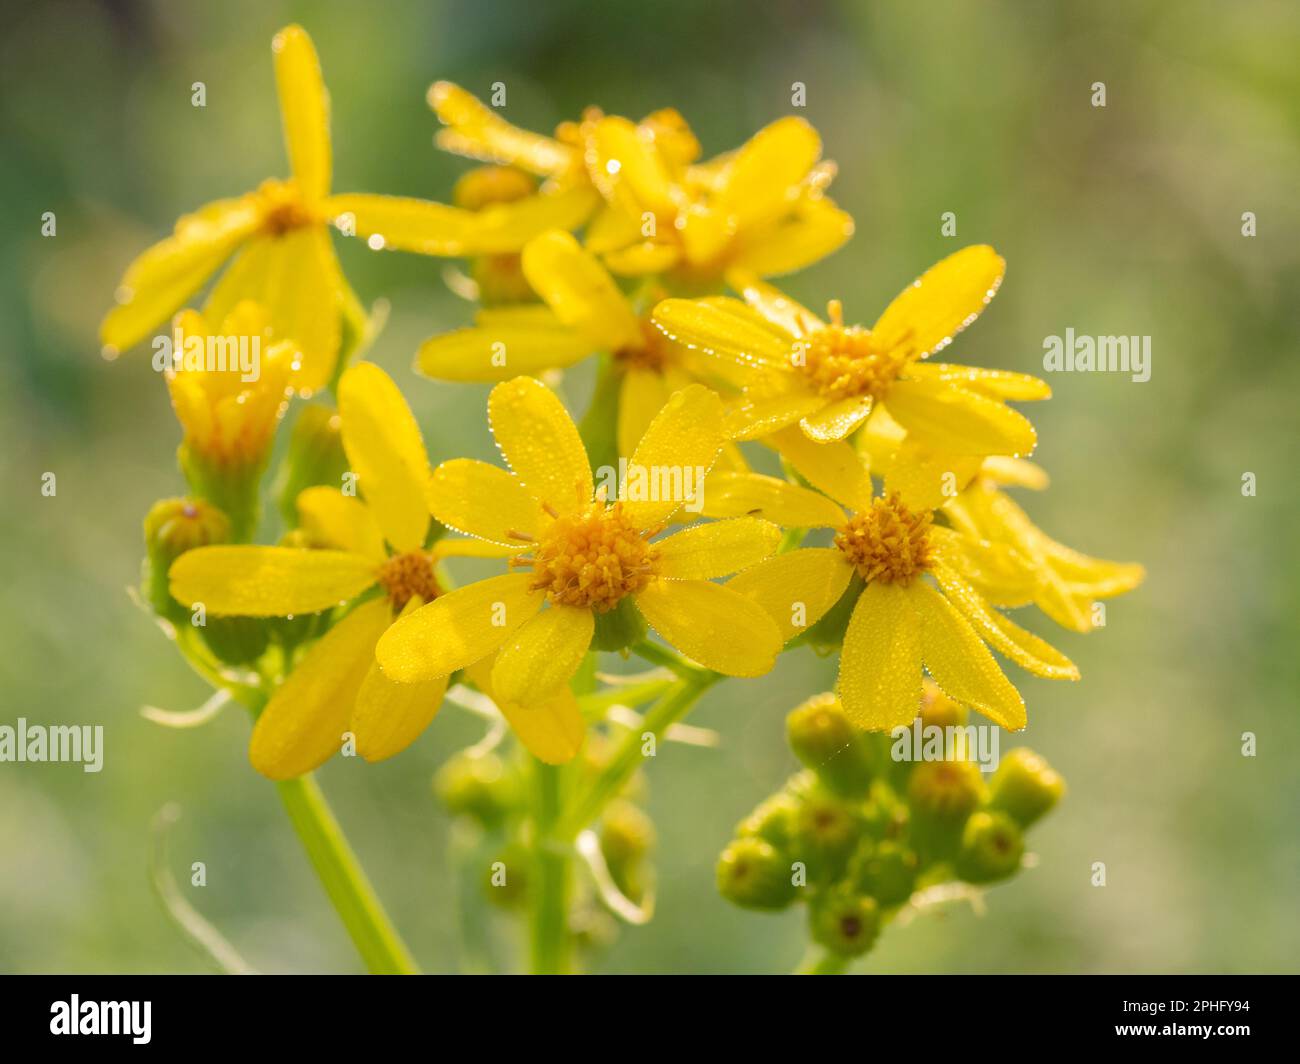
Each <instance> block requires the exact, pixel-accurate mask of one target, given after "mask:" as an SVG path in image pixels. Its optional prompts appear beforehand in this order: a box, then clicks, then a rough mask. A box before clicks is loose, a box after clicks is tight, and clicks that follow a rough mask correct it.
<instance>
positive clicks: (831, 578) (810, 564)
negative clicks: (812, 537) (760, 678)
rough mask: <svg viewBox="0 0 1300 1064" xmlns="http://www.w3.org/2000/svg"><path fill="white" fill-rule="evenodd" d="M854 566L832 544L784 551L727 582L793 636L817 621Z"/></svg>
mask: <svg viewBox="0 0 1300 1064" xmlns="http://www.w3.org/2000/svg"><path fill="white" fill-rule="evenodd" d="M852 577H853V567H852V566H851V565H849V564H848V562H847V561H846V560H845V558H844V555H843V553H842V552H840V551H839V550H836V549H835V548H833V547H809V548H806V549H803V550H792V551H787V552H786V553H785V554H778V555H776V556H775V557H772V558H768V559H767V560H766V561H762V562H759V563H758V564H757V565H755V566H753V567H752V568H749V569H746V570H745V571H744V572H743V573H741V574H740V575H739V576H735V577H732V579H730V580H728V581H727V587H729V588H731V590H732V591H736V592H739V593H740V594H742V595H744V596H745V597H746V598H747V599H749V600H751V601H752V602H756V603H758V605H759V606H761V607H762V608H763V610H764V612H765V613H767V615H768V616H769V617H771V618H772V620H774V621H775V622H776V625H777V627H778V628H780V629H781V635H782V638H783V639H785V640H787V641H788V640H790V639H793V638H794V637H795V636H797V635H799V634H800V633H801V632H804V631H806V630H807V629H809V628H811V627H812V626H813V625H814V624H816V623H817V622H818V621H819V620H821V618H822V617H823V615H825V613H826V611H827V610H829V609H830V608H831V607H832V606H834V605H835V603H837V602H838V601H839V600H840V597H841V596H842V595H843V594H844V592H845V589H847V588H848V586H849V581H850V579H852Z"/></svg>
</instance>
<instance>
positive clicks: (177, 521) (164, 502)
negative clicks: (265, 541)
mask: <svg viewBox="0 0 1300 1064" xmlns="http://www.w3.org/2000/svg"><path fill="white" fill-rule="evenodd" d="M229 539H230V521H229V519H228V518H227V517H226V515H225V514H224V513H222V512H221V511H220V510H219V509H217V507H215V506H213V505H212V504H211V503H208V502H204V501H203V500H202V499H160V500H159V501H158V502H156V503H154V504H153V506H152V507H151V508H150V510H149V513H148V515H147V516H146V517H145V519H144V543H145V563H144V578H143V580H142V588H143V592H144V595H145V598H146V599H148V601H149V605H150V606H152V607H153V611H154V612H155V613H156V614H158V616H160V617H165V618H167V619H168V620H170V621H172V622H173V623H179V622H181V621H184V620H187V619H188V616H189V611H188V610H186V609H185V607H184V606H182V605H181V604H180V603H179V602H177V601H176V600H175V599H174V598H172V596H171V591H170V590H169V589H168V583H167V570H168V569H170V568H171V564H172V562H174V561H175V560H176V559H177V558H179V557H180V556H181V555H182V554H184V553H185V552H186V551H187V550H193V549H194V548H195V547H206V546H209V545H211V544H213V543H226V542H228V541H229Z"/></svg>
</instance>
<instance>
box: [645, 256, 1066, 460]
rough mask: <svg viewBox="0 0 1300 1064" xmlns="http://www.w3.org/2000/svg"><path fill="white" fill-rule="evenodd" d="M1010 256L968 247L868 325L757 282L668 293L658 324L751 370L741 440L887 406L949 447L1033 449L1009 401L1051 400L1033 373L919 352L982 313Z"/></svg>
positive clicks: (816, 426)
mask: <svg viewBox="0 0 1300 1064" xmlns="http://www.w3.org/2000/svg"><path fill="white" fill-rule="evenodd" d="M1005 267H1006V264H1005V263H1004V262H1003V260H1002V257H1001V256H1000V255H998V254H997V252H995V251H994V250H993V249H992V248H991V247H988V246H987V245H975V246H972V247H968V248H964V249H963V250H961V251H958V252H956V253H954V254H952V255H949V256H948V257H947V258H946V259H943V260H942V261H940V262H939V263H938V264H937V265H935V266H933V267H931V268H930V269H929V270H927V271H926V272H925V273H924V274H923V275H922V276H921V277H920V278H918V279H917V280H916V281H915V282H914V283H913V284H912V285H910V286H909V287H908V288H906V289H904V290H903V292H902V293H900V294H899V296H898V297H897V298H896V299H895V300H894V301H893V302H892V303H890V304H889V306H888V307H887V308H886V309H885V312H884V313H883V314H882V315H881V316H880V318H879V320H878V321H877V322H876V324H875V325H874V326H872V327H871V328H870V329H864V328H862V327H860V326H856V325H851V326H846V325H845V324H844V320H843V316H842V312H841V309H840V304H839V302H838V301H832V302H831V304H830V318H831V320H830V321H829V322H824V321H822V320H821V319H820V318H818V317H817V316H816V315H814V314H813V313H812V312H811V311H809V310H807V309H806V308H804V307H802V306H800V305H799V304H798V303H796V302H795V301H794V300H792V299H790V298H788V297H787V296H784V295H782V294H781V293H780V292H778V291H777V290H776V289H774V288H772V287H771V286H769V285H765V284H762V283H761V282H758V281H749V282H747V283H744V284H743V291H744V295H745V298H746V300H747V301H748V302H747V303H742V302H741V301H739V300H736V299H730V298H712V299H698V300H683V299H669V300H665V301H664V302H663V303H660V304H659V306H658V307H656V308H655V310H654V314H653V317H654V321H655V323H656V324H657V325H658V326H659V327H660V328H661V329H663V331H664V332H665V333H666V334H667V335H668V336H670V337H672V338H673V339H675V340H677V341H678V342H680V343H683V344H686V345H687V346H689V347H694V348H699V349H700V350H703V351H706V352H708V353H709V354H712V355H715V356H717V357H718V358H720V359H724V360H728V361H730V362H732V363H734V364H737V365H739V366H742V367H744V368H746V369H748V370H749V372H750V385H749V387H748V389H747V394H746V401H745V402H744V403H743V404H742V405H741V406H740V407H738V408H737V409H736V410H734V411H733V418H732V425H733V428H734V434H735V437H736V438H738V439H754V438H757V437H760V436H764V435H766V434H768V433H770V432H773V431H775V430H777V429H780V428H783V427H785V426H786V425H791V424H794V423H795V422H798V423H799V426H800V427H801V428H802V429H803V431H804V433H805V434H806V435H807V436H808V437H809V439H813V440H817V441H819V442H826V441H830V440H841V439H844V438H845V437H846V436H848V435H850V434H851V433H852V432H854V431H855V430H856V429H858V428H859V427H861V425H862V424H863V423H864V422H865V421H866V420H867V417H868V416H869V415H870V414H871V411H872V409H873V407H875V406H877V405H883V406H885V407H886V408H887V409H888V411H889V413H890V415H891V416H892V417H893V418H894V419H895V420H896V421H897V422H898V423H899V424H901V425H902V426H903V427H904V428H905V429H906V430H907V431H908V433H910V434H912V435H914V436H915V437H916V438H917V439H918V440H919V441H920V442H922V443H925V444H926V445H927V446H930V447H931V448H933V449H934V450H936V451H939V452H944V453H950V454H956V455H987V454H1008V455H1020V454H1028V453H1029V452H1031V451H1032V450H1033V449H1034V445H1035V443H1036V442H1037V437H1036V435H1035V433H1034V427H1033V426H1032V425H1031V424H1030V423H1029V422H1028V421H1027V420H1026V419H1025V418H1024V417H1023V416H1021V415H1020V414H1018V413H1017V412H1016V411H1014V410H1012V409H1011V408H1010V407H1009V406H1007V405H1006V402H1005V401H1006V400H1008V399H1013V400H1030V399H1046V398H1047V397H1048V396H1049V395H1050V394H1051V391H1050V389H1049V388H1048V386H1047V385H1046V384H1045V383H1044V382H1043V381H1041V380H1039V379H1038V378H1036V377H1030V376H1027V375H1025V374H1022V373H1007V372H1002V371H999V370H986V369H978V368H974V367H969V366H954V365H943V364H929V363H925V362H923V361H922V360H923V359H925V358H928V357H929V356H930V355H932V354H934V353H935V352H936V351H939V350H942V349H943V348H944V347H946V346H947V345H948V344H949V343H950V342H951V341H952V338H953V337H954V336H956V335H957V333H959V332H961V330H962V329H964V328H966V326H967V325H969V324H970V323H971V322H973V321H974V320H975V318H976V317H978V316H979V313H980V311H982V310H983V309H984V307H985V306H986V305H987V304H988V302H989V300H990V299H992V298H993V294H994V293H995V292H996V291H997V289H998V286H999V285H1000V284H1001V282H1002V275H1003V272H1004V271H1005Z"/></svg>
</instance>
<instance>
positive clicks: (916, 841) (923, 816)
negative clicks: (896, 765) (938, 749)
mask: <svg viewBox="0 0 1300 1064" xmlns="http://www.w3.org/2000/svg"><path fill="white" fill-rule="evenodd" d="M986 791H987V788H986V787H985V786H984V780H983V779H982V778H981V777H980V770H979V766H978V765H976V764H975V763H974V762H973V761H923V762H921V763H920V764H918V765H916V766H915V767H914V768H913V769H912V774H911V776H909V777H908V784H907V794H908V800H909V802H910V803H911V807H912V824H911V837H912V843H913V845H914V846H915V847H916V850H917V853H918V854H919V855H920V857H921V859H922V860H923V861H924V862H927V863H928V862H930V861H933V860H939V859H947V858H950V857H951V856H952V855H953V853H954V852H955V850H956V848H957V845H958V844H959V842H960V840H961V828H962V825H963V824H964V823H965V822H966V818H967V817H968V816H970V814H971V813H972V812H974V810H975V809H976V808H977V807H978V806H979V805H980V803H981V802H982V801H983V800H984V796H985V793H986Z"/></svg>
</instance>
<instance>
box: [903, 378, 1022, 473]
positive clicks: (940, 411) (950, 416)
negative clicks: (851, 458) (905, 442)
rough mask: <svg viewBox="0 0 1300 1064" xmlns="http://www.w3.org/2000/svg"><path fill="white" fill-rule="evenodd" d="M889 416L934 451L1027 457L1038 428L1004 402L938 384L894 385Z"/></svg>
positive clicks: (915, 382) (921, 382)
mask: <svg viewBox="0 0 1300 1064" xmlns="http://www.w3.org/2000/svg"><path fill="white" fill-rule="evenodd" d="M885 405H886V406H887V407H888V408H889V413H890V415H891V416H892V417H893V418H894V419H895V420H896V421H897V422H898V423H899V424H900V425H902V426H903V427H904V428H905V429H907V431H908V432H909V433H912V434H913V435H915V436H916V437H917V439H918V440H919V441H920V442H921V443H924V444H926V445H927V446H928V447H931V448H933V449H934V450H936V451H948V452H951V453H952V454H978V455H985V454H1009V455H1012V456H1019V455H1025V454H1029V453H1030V452H1031V451H1032V450H1033V449H1034V446H1035V444H1036V443H1037V442H1038V435H1037V433H1035V432H1034V426H1033V425H1031V424H1030V423H1029V421H1028V420H1027V419H1026V418H1025V417H1024V416H1023V415H1022V414H1020V413H1018V412H1017V411H1015V410H1012V409H1011V407H1009V406H1007V405H1006V404H1005V403H1002V402H999V401H998V400H996V399H989V398H986V397H985V396H983V395H980V394H979V393H978V392H969V391H966V389H964V388H957V387H954V386H953V385H951V384H944V383H942V382H938V381H921V380H914V381H895V382H894V383H893V384H892V385H891V386H890V389H889V394H888V395H887V396H886V397H885Z"/></svg>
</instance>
